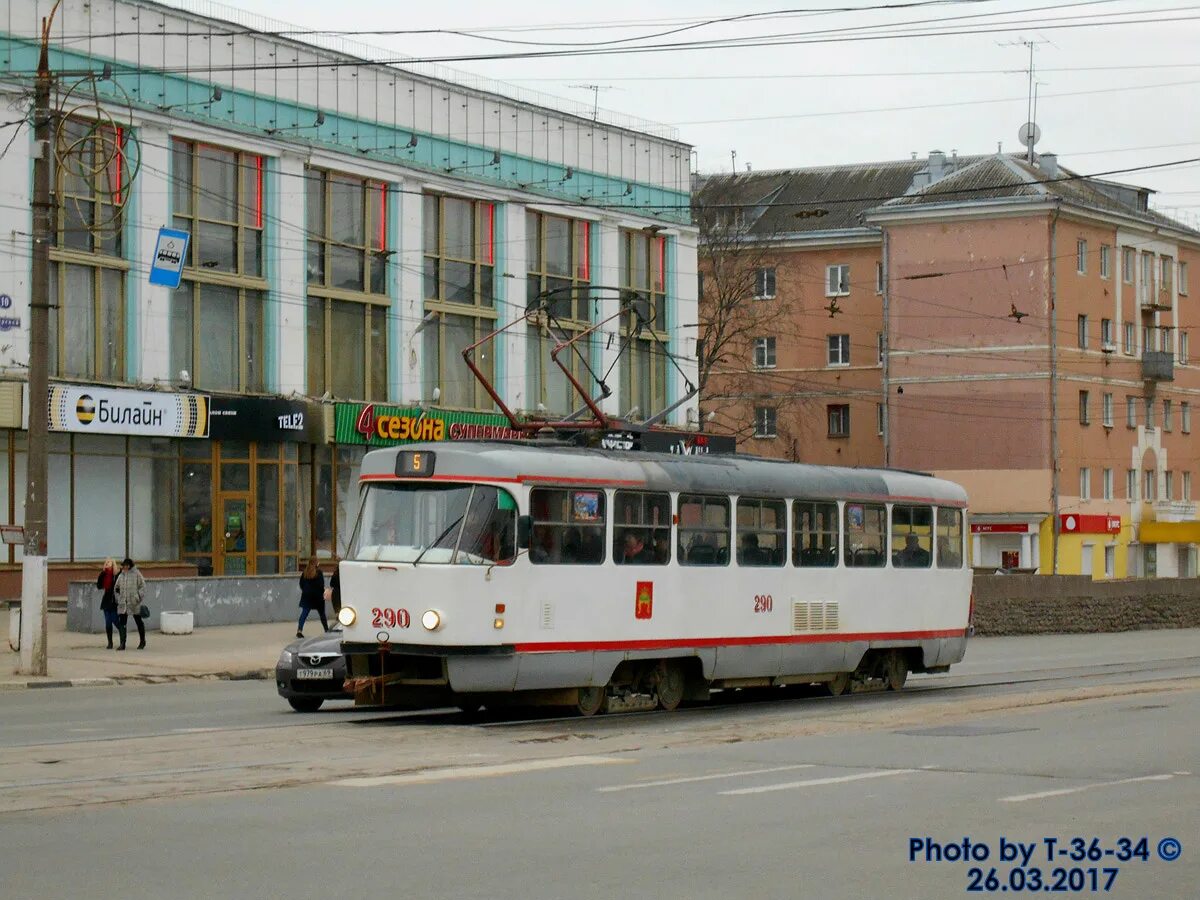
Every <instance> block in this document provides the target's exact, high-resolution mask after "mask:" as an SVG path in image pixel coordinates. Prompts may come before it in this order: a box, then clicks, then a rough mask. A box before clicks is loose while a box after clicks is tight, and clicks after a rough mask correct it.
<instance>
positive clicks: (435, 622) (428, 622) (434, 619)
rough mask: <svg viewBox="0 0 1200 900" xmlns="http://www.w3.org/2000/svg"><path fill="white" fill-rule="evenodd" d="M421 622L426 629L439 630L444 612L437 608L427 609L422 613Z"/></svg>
mask: <svg viewBox="0 0 1200 900" xmlns="http://www.w3.org/2000/svg"><path fill="white" fill-rule="evenodd" d="M421 624H422V625H424V626H425V630H426V631H437V630H438V629H439V628H441V627H442V614H441V613H440V612H438V611H437V610H436V609H427V610H425V612H423V613H421Z"/></svg>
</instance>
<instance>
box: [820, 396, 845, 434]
mask: <svg viewBox="0 0 1200 900" xmlns="http://www.w3.org/2000/svg"><path fill="white" fill-rule="evenodd" d="M825 413H826V417H827V418H828V420H829V436H830V437H836V438H843V437H850V406H849V404H846V403H837V404H833V405H831V406H827V407H825Z"/></svg>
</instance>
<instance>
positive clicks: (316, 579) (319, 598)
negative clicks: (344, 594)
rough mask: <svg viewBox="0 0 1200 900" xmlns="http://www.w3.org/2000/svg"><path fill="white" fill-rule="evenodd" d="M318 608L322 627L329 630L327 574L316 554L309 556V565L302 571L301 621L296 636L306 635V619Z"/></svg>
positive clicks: (317, 611)
mask: <svg viewBox="0 0 1200 900" xmlns="http://www.w3.org/2000/svg"><path fill="white" fill-rule="evenodd" d="M313 610H316V613H317V615H318V616H320V617H321V627H322V628H324V629H325V630H326V631H328V630H329V620H328V619H326V618H325V576H324V575H323V574H321V567H320V565H319V564H318V563H317V558H316V557H315V556H310V557H309V558H308V565H307V566H305V567H304V571H303V572H301V573H300V622H299V624H298V625H297V626H296V637H298V638H302V637H304V620H305V619H307V618H308V614H309V613H310V612H312V611H313Z"/></svg>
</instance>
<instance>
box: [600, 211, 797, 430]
mask: <svg viewBox="0 0 1200 900" xmlns="http://www.w3.org/2000/svg"><path fill="white" fill-rule="evenodd" d="M618 265H619V267H620V274H621V281H620V286H621V287H623V288H626V289H627V290H632V291H634V292H636V293H637V296H638V297H639V298H640V301H641V304H642V306H643V307H644V309H643V310H642V312H641V316H640V317H639V315H637V314H636V312H637V311H636V310H635V311H631V312H630V313H629V314H628V315H625V316H622V317H621V337H622V339H623V340H625V341H628V349H627V351H626V352H625V353H624V354H622V356H621V391H620V396H621V403H622V406H623V411H624V410H625V409H629V408H631V407H637V408H638V409H640V410H641V412H642V416H643V417H646V416H649V415H651V414H652V413H654V412H657V411H658V410H661V409H665V408H666V406H667V371H668V366H667V341H668V339H669V337H670V334H669V331H668V328H669V327H670V323H669V322H668V321H667V274H668V273H667V239H666V238H665V237H663V236H661V235H651V234H648V233H647V232H645V231H640V230H639V231H632V230H624V229H623V230H622V231H621V232H620V258H619V260H618ZM765 271H770V272H771V273H772V277H771V279H770V284H764V285H762V287H764V288H766V287H769V288H770V289H771V296H774V292H775V287H774V271H775V270H774V269H769V270H765Z"/></svg>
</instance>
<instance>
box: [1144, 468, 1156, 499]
mask: <svg viewBox="0 0 1200 900" xmlns="http://www.w3.org/2000/svg"><path fill="white" fill-rule="evenodd" d="M1142 499H1143V500H1157V499H1158V482H1157V479H1156V478H1155V477H1154V470H1153V469H1146V471H1145V472H1143V473H1142Z"/></svg>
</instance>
